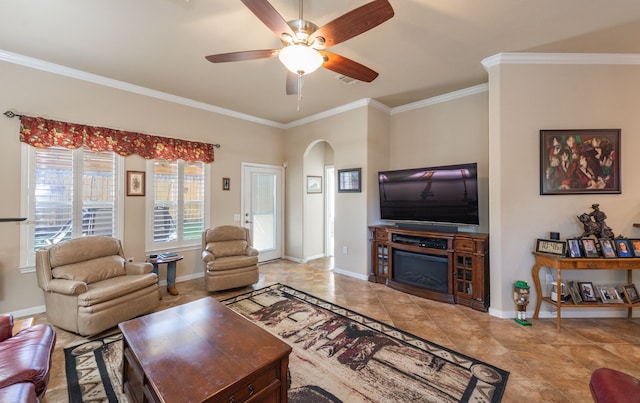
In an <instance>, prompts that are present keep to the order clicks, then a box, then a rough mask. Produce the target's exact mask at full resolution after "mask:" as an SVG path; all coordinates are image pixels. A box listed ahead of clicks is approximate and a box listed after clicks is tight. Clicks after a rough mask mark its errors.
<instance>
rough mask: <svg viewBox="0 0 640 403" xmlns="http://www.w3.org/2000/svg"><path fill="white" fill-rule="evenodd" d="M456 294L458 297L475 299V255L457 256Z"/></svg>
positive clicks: (462, 254)
mask: <svg viewBox="0 0 640 403" xmlns="http://www.w3.org/2000/svg"><path fill="white" fill-rule="evenodd" d="M454 270H455V273H454V292H455V293H456V295H459V296H462V297H466V298H473V292H474V289H473V283H474V281H473V280H474V278H473V255H467V254H464V253H456V254H455V268H454Z"/></svg>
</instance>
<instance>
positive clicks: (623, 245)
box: [615, 239, 633, 257]
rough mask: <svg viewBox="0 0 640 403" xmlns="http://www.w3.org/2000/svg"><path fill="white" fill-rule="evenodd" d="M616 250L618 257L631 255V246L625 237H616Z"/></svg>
mask: <svg viewBox="0 0 640 403" xmlns="http://www.w3.org/2000/svg"><path fill="white" fill-rule="evenodd" d="M615 243H616V250H617V251H618V257H633V254H632V252H631V247H630V246H629V242H627V240H626V239H616V240H615Z"/></svg>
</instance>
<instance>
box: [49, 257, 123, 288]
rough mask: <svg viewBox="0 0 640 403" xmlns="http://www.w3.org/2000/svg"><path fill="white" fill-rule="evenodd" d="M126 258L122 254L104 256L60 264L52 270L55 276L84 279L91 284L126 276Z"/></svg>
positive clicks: (84, 281)
mask: <svg viewBox="0 0 640 403" xmlns="http://www.w3.org/2000/svg"><path fill="white" fill-rule="evenodd" d="M124 263H125V260H124V258H122V256H120V255H111V256H103V257H99V258H95V259H90V260H86V261H84V262H78V263H71V264H66V265H63V266H58V267H56V268H55V269H53V270H51V275H52V276H53V278H63V279H66V280H75V281H82V282H83V283H87V284H91V283H95V282H98V281H102V280H106V279H108V278H111V277H117V276H124V275H125V274H127V272H126V271H125V269H124Z"/></svg>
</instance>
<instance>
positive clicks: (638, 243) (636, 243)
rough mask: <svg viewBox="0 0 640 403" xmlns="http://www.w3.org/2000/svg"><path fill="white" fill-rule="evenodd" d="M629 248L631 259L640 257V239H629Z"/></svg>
mask: <svg viewBox="0 0 640 403" xmlns="http://www.w3.org/2000/svg"><path fill="white" fill-rule="evenodd" d="M629 246H631V253H632V254H633V257H640V239H629Z"/></svg>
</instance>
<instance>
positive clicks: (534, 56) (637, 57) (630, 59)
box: [481, 53, 640, 70]
mask: <svg viewBox="0 0 640 403" xmlns="http://www.w3.org/2000/svg"><path fill="white" fill-rule="evenodd" d="M481 63H482V65H483V66H484V68H485V69H486V70H489V69H490V68H491V67H494V66H497V65H499V64H640V54H623V53H498V54H496V55H493V56H489V57H487V58H485V59H484V60H482V62H481Z"/></svg>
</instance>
